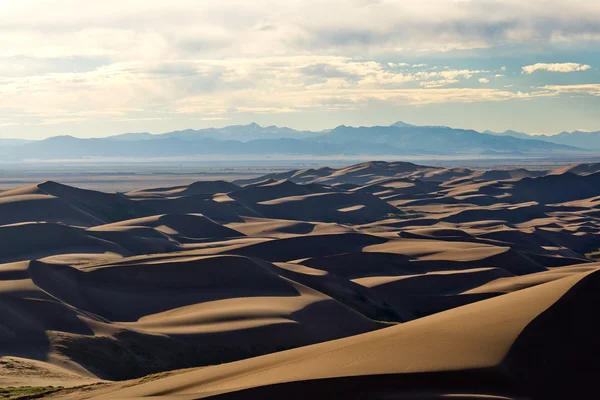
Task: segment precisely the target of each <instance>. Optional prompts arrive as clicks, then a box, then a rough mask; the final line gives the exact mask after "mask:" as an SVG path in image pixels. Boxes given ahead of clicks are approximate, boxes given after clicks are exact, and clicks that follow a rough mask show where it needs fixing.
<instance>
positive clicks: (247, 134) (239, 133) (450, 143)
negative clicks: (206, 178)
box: [0, 122, 600, 161]
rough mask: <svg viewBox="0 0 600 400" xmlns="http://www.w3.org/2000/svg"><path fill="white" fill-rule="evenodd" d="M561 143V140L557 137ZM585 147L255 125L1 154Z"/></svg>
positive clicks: (6, 148) (461, 135) (51, 141)
mask: <svg viewBox="0 0 600 400" xmlns="http://www.w3.org/2000/svg"><path fill="white" fill-rule="evenodd" d="M516 135H518V136H519V137H517V136H516ZM523 135H524V136H527V137H524V136H523ZM570 135H571V134H570ZM560 140H561V138H558V139H557V141H560ZM599 140H600V137H599ZM563 141H564V140H563ZM116 142H118V145H116ZM584 148H585V149H588V150H589V149H590V147H589V146H583V145H582V146H581V147H578V146H573V145H569V144H568V143H558V142H550V141H549V140H547V138H546V137H545V138H544V139H543V140H542V139H541V138H538V137H531V136H528V135H525V134H518V133H516V132H513V134H508V133H505V134H490V133H489V132H488V133H486V132H484V133H480V132H477V131H474V130H464V129H454V128H449V127H443V126H415V125H409V124H405V123H403V122H397V123H395V124H393V125H390V126H372V127H364V126H363V127H350V126H345V125H341V126H338V127H336V128H334V129H331V130H326V131H321V132H311V131H296V130H294V129H291V128H285V127H276V126H268V127H262V126H260V125H258V124H256V123H252V124H249V125H235V126H228V127H224V128H208V129H201V130H193V129H188V130H182V131H173V132H167V133H164V134H157V135H154V134H150V133H126V134H122V135H116V136H110V137H106V138H91V139H81V138H76V137H73V136H55V137H51V138H48V139H44V140H39V141H24V142H15V141H9V142H6V143H4V142H3V141H0V152H2V153H4V157H5V159H7V160H12V161H15V160H26V159H77V158H85V157H138V158H139V157H177V156H194V155H206V154H211V155H223V156H230V155H236V156H244V155H274V154H290V155H302V156H333V155H350V156H356V155H389V156H391V155H430V156H435V155H445V156H456V155H495V156H516V155H518V156H527V155H557V154H573V153H580V152H582V151H584V150H583V149H584ZM598 149H600V142H599V146H598Z"/></svg>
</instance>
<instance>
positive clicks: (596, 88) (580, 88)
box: [541, 83, 600, 96]
mask: <svg viewBox="0 0 600 400" xmlns="http://www.w3.org/2000/svg"><path fill="white" fill-rule="evenodd" d="M541 89H545V90H552V91H555V92H557V93H579V94H589V95H591V96H600V83H591V84H582V85H547V86H543V87H542V88H541Z"/></svg>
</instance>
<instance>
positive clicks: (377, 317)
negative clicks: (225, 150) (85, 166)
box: [0, 162, 600, 400]
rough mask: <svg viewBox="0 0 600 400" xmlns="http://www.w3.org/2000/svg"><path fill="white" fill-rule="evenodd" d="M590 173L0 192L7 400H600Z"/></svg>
mask: <svg viewBox="0 0 600 400" xmlns="http://www.w3.org/2000/svg"><path fill="white" fill-rule="evenodd" d="M599 231H600V165H597V164H580V165H573V166H569V167H563V168H560V169H558V170H553V171H552V170H548V171H529V170H526V169H503V170H485V171H482V170H480V171H474V170H470V169H467V168H439V167H427V166H421V165H416V164H412V163H407V162H393V163H386V162H368V163H362V164H357V165H352V166H350V167H346V168H341V169H332V168H319V169H309V170H294V171H288V172H277V173H273V174H270V175H267V176H261V177H253V178H251V179H245V180H238V181H231V182H230V181H200V182H195V183H191V184H186V185H180V186H171V187H154V188H152V187H150V188H148V189H141V190H135V191H130V192H127V193H121V192H113V193H109V192H101V191H93V190H86V189H80V188H77V187H73V186H68V185H65V184H61V183H56V182H53V181H47V182H43V183H39V184H32V185H28V186H24V187H18V188H13V189H8V190H5V191H2V192H0V238H1V243H2V245H1V246H0V263H1V264H0V356H1V357H0V396H4V398H7V399H31V398H51V399H141V398H153V399H174V400H175V399H177V400H179V399H201V398H215V399H269V398H270V399H306V398H313V399H319V398H343V399H359V398H360V399H363V398H369V399H592V398H598V397H600V394H599V393H600V385H599V384H598V376H599V374H600V361H599V360H600V338H599V333H598V332H599V330H598V328H599V327H600V317H599V316H600V272H599V269H600V264H597V263H595V262H594V260H595V259H596V258H597V257H599V255H600V253H599V249H600V236H599V235H598V233H599Z"/></svg>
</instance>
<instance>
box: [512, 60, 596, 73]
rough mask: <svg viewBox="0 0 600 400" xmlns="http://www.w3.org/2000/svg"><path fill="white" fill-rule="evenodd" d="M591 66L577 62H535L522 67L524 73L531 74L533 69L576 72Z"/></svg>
mask: <svg viewBox="0 0 600 400" xmlns="http://www.w3.org/2000/svg"><path fill="white" fill-rule="evenodd" d="M590 68H592V67H591V66H589V65H586V64H578V63H573V62H571V63H555V64H545V63H537V64H533V65H527V66H525V67H523V73H524V74H533V73H534V72H535V71H549V72H577V71H586V70H588V69H590Z"/></svg>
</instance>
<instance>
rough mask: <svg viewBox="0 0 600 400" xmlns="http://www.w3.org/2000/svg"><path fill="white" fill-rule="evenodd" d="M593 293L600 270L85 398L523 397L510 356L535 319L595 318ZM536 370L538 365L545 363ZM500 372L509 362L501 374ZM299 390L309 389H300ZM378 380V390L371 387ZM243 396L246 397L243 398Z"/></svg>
mask: <svg viewBox="0 0 600 400" xmlns="http://www.w3.org/2000/svg"><path fill="white" fill-rule="evenodd" d="M598 288H600V272H599V271H598V270H593V271H591V272H582V273H578V274H575V275H573V276H569V277H565V278H562V279H558V280H556V281H553V282H549V283H544V284H541V285H538V286H536V287H532V288H529V289H524V290H521V291H518V292H514V293H510V294H507V295H505V296H501V297H497V298H493V299H489V300H483V301H481V302H477V303H474V304H470V305H466V306H463V307H459V308H456V309H453V310H449V311H446V312H442V313H439V314H436V315H432V316H429V317H425V318H422V319H419V320H415V321H412V322H409V323H406V324H403V325H399V326H395V327H390V328H386V329H383V330H379V331H375V332H370V333H366V334H362V335H358V336H354V337H349V338H345V339H339V340H336V341H332V342H326V343H321V344H316V345H312V346H307V347H303V348H299V349H294V350H289V351H285V352H281V353H276V354H271V355H267V356H263V357H258V358H254V359H249V360H243V361H239V362H235V363H230V364H224V365H221V366H215V367H209V368H204V369H200V370H192V371H189V372H185V371H183V372H182V373H180V374H176V375H173V376H169V377H167V378H164V379H159V380H156V381H153V382H150V383H145V384H140V385H137V386H134V387H129V388H125V389H121V390H116V391H113V392H110V393H104V394H100V393H99V394H98V396H93V397H90V398H94V399H117V398H120V399H126V398H138V397H150V396H165V397H163V398H204V397H211V396H214V395H216V394H224V393H234V392H238V391H240V390H243V391H245V392H239V393H238V396H233V397H232V398H238V397H239V398H254V397H253V396H258V395H259V394H260V395H261V396H267V397H269V396H271V395H275V394H277V395H285V396H288V395H293V396H292V398H301V395H307V394H310V393H313V394H314V393H315V392H313V390H314V388H313V386H315V385H316V386H318V387H320V388H321V389H323V388H327V387H328V389H327V390H329V394H335V393H340V394H342V393H346V394H348V393H351V390H350V389H351V388H352V387H357V388H358V387H359V388H360V391H362V392H363V393H369V392H370V390H373V391H374V392H375V393H376V392H377V390H382V388H383V390H387V391H391V392H393V393H395V392H399V393H402V390H403V389H402V387H403V386H404V387H409V388H412V389H414V390H418V389H419V388H420V389H421V390H425V391H427V390H426V388H427V386H426V385H425V383H426V384H427V385H430V386H431V384H432V383H433V382H436V381H437V382H438V384H439V387H437V388H433V387H428V388H427V389H428V390H430V391H431V390H433V391H434V392H435V391H436V389H437V390H439V391H440V392H441V393H444V390H446V389H448V390H450V391H452V390H460V389H463V390H464V389H468V387H469V385H471V387H472V388H474V389H475V392H474V393H480V394H486V393H485V390H486V387H485V385H482V384H481V381H480V380H481V379H483V382H487V383H488V384H489V387H488V388H487V390H489V391H491V393H488V394H489V395H494V392H495V391H496V392H497V391H499V390H500V391H502V390H505V392H506V393H505V394H506V395H510V396H513V395H515V396H527V393H528V391H530V390H531V388H532V387H536V385H537V384H541V383H542V382H541V381H539V382H536V381H535V379H543V378H545V377H543V376H542V377H540V376H535V374H533V373H532V374H529V375H530V376H528V378H529V379H533V380H532V381H529V382H522V381H519V378H520V377H519V376H518V374H516V376H513V375H512V374H511V370H518V366H519V362H520V359H519V355H518V354H517V355H513V354H511V352H512V351H514V346H515V343H516V342H518V340H520V336H521V335H522V334H523V332H524V331H526V330H527V328H528V327H530V326H533V325H535V324H536V323H537V320H538V319H539V318H541V317H540V316H546V315H552V314H553V313H559V314H558V315H555V316H554V318H560V317H563V316H564V314H565V313H568V312H571V311H572V310H573V308H575V307H582V306H583V307H588V308H589V307H592V308H593V309H594V310H595V311H597V308H598V306H597V304H591V305H590V304H585V303H584V302H588V301H591V300H598V298H599V297H600V294H598V293H596V292H594V291H593V290H592V289H598ZM590 296H592V297H590ZM590 323H592V322H590ZM544 335H552V332H551V331H550V332H544ZM564 339H568V337H565V338H564ZM536 345H537V344H536V342H529V343H527V346H529V347H530V348H531V347H533V348H534V350H535V346H536ZM582 346H584V345H582ZM549 356H551V355H549ZM583 358H585V356H583ZM539 363H540V365H541V363H543V360H540V361H539ZM507 364H512V365H510V366H509V367H508V368H509V369H508V371H507V370H506V369H505V368H506V367H505V366H506V365H507ZM568 368H570V367H569V366H568V365H564V366H563V368H562V370H560V371H554V375H557V376H558V375H560V374H565V373H568ZM427 374H431V379H426V378H425V376H426V375H427ZM386 376H388V377H389V378H385V377H386ZM391 376H397V379H392V378H391ZM345 377H361V378H360V379H361V382H363V383H362V384H361V385H359V386H353V385H356V382H354V383H352V382H353V381H352V380H349V381H348V380H346V382H345V383H344V378H345ZM368 377H371V378H372V379H370V378H368ZM433 377H436V378H435V379H433ZM323 379H333V381H330V382H331V383H332V385H329V384H328V385H325V384H322V385H321V384H319V383H318V382H314V381H315V380H319V381H320V380H323ZM336 379H337V381H336ZM453 381H454V383H452V382H453ZM302 382H304V383H306V391H304V390H305V387H304V386H303V383H302ZM378 382H379V383H382V384H384V386H378V385H379V384H378ZM457 382H459V383H460V384H458V383H457ZM285 383H288V384H289V388H288V389H286V388H285V386H286V385H283V386H280V387H277V389H274V388H275V386H273V385H281V384H285ZM509 383H510V384H509ZM579 383H581V382H579ZM589 384H590V383H588V386H589ZM546 385H547V386H549V387H550V389H551V388H552V384H551V383H547V382H546ZM446 386H447V388H446ZM482 386H483V387H482ZM251 388H255V389H251ZM261 388H262V389H261ZM581 389H583V388H579V389H577V388H575V389H573V390H574V391H575V392H577V391H578V390H581ZM253 390H254V391H255V392H253ZM270 390H272V392H270ZM570 390H571V389H570ZM244 393H246V394H247V395H248V397H244V396H243V394H244ZM317 393H318V392H317ZM458 393H461V392H458ZM546 393H548V392H546ZM496 394H500V395H502V393H496ZM217 397H219V396H217ZM226 397H228V396H226ZM400 398H402V397H400ZM511 398H512V397H511Z"/></svg>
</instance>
